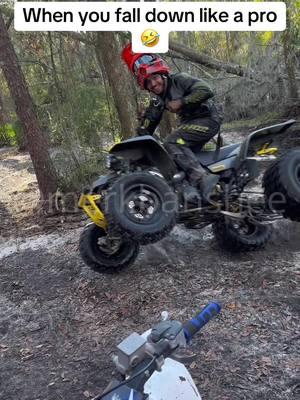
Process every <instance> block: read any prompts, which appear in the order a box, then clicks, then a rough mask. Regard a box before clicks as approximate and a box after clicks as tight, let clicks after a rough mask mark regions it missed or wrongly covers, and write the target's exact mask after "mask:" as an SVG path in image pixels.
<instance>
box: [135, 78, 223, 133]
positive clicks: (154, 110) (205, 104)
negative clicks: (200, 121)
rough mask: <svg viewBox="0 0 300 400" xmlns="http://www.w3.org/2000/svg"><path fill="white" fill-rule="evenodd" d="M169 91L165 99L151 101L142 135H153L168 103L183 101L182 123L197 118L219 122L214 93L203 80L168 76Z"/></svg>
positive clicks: (144, 120)
mask: <svg viewBox="0 0 300 400" xmlns="http://www.w3.org/2000/svg"><path fill="white" fill-rule="evenodd" d="M167 79H168V81H167V89H166V91H165V94H164V96H163V97H160V96H156V97H155V98H153V99H151V101H150V105H149V107H148V108H147V109H146V111H145V113H144V115H143V118H142V119H141V126H140V128H139V129H138V132H140V134H149V135H152V134H153V133H154V131H155V129H156V127H157V125H158V124H159V122H160V120H161V118H162V115H163V112H164V110H165V109H167V107H166V105H167V103H168V101H172V100H178V99H181V100H182V102H183V106H182V107H181V109H180V111H179V112H178V116H179V118H180V122H181V123H186V122H188V121H190V120H192V119H195V118H212V119H215V120H217V121H219V116H218V112H217V110H216V108H215V106H214V104H213V102H212V101H211V100H209V99H210V98H211V97H213V95H214V94H213V92H212V90H211V89H210V87H209V86H208V85H207V84H206V83H205V82H204V81H202V80H201V79H198V78H194V77H192V76H191V75H188V74H186V73H184V72H180V73H176V74H171V75H169V76H168V78H167Z"/></svg>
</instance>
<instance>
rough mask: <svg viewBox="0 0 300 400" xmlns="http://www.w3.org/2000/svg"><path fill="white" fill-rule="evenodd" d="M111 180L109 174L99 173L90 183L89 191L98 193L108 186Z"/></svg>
mask: <svg viewBox="0 0 300 400" xmlns="http://www.w3.org/2000/svg"><path fill="white" fill-rule="evenodd" d="M110 180H111V176H109V175H101V176H99V178H97V179H96V180H95V181H94V182H93V183H92V185H91V193H99V191H100V190H104V189H106V188H107V187H108V184H109V182H110Z"/></svg>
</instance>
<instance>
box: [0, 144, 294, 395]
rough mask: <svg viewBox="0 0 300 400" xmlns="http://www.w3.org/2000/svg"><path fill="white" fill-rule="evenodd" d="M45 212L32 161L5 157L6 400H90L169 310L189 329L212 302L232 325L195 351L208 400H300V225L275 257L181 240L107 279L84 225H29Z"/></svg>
mask: <svg viewBox="0 0 300 400" xmlns="http://www.w3.org/2000/svg"><path fill="white" fill-rule="evenodd" d="M37 202H38V195H37V190H36V182H35V177H34V175H33V171H32V166H31V163H30V159H29V157H28V155H26V154H18V153H17V152H16V151H15V150H13V149H8V150H7V149H6V150H2V151H1V152H0V216H1V231H0V246H1V247H0V399H1V400H16V399H21V398H22V400H60V399H64V400H79V399H84V398H87V399H89V398H92V397H93V396H95V395H96V394H97V393H99V392H100V391H101V390H102V389H103V388H104V387H105V386H106V384H107V383H108V381H109V380H110V379H111V377H112V373H113V364H112V362H111V355H112V354H113V351H114V349H115V346H116V345H117V344H118V343H119V342H120V341H121V340H122V339H123V338H125V337H126V336H127V335H128V334H129V333H131V332H132V331H138V332H142V331H144V330H146V329H147V328H149V327H150V326H152V325H153V324H155V323H156V322H157V321H158V320H159V318H160V313H161V311H163V310H168V311H169V312H170V314H171V317H172V318H178V319H179V320H182V321H184V320H186V319H187V318H189V317H190V316H192V314H193V313H194V312H195V311H197V310H199V309H200V308H201V307H202V306H203V305H205V304H206V303H207V302H208V301H210V300H212V299H218V300H220V301H221V302H222V303H223V305H224V307H223V311H222V314H221V315H220V316H219V317H218V318H217V319H216V320H214V321H213V322H211V323H210V324H209V325H208V326H207V327H206V328H205V329H204V330H203V333H202V334H200V335H198V337H197V338H196V339H195V340H194V343H193V347H192V348H193V350H194V352H195V353H196V359H195V360H194V361H192V362H191V363H190V372H191V373H192V375H193V377H194V378H195V381H196V383H197V385H198V387H199V391H200V393H201V394H202V396H203V399H204V400H242V399H253V400H254V399H255V400H257V399H259V400H263V399H265V400H292V399H298V398H299V396H300V378H299V367H300V357H299V345H298V343H299V338H300V332H299V274H300V268H299V266H300V243H299V234H300V224H299V225H297V224H292V223H288V222H280V223H278V225H277V226H276V227H275V229H274V237H273V240H272V242H271V243H270V244H269V245H268V246H267V248H266V249H265V250H263V251H259V252H256V253H249V254H241V255H231V254H228V253H225V252H223V251H221V250H220V249H219V248H218V246H217V245H216V243H215V242H214V240H213V236H212V233H211V230H210V228H207V229H205V230H203V231H201V232H197V231H186V230H183V229H181V228H176V229H175V230H174V231H173V232H172V234H171V235H170V236H169V237H167V238H166V239H164V240H163V241H161V242H160V243H157V244H155V245H150V246H146V247H143V248H142V250H141V253H140V256H139V258H138V260H137V261H136V263H135V264H134V265H133V266H131V267H129V268H128V269H126V270H124V271H122V272H121V273H119V274H118V275H113V276H112V275H99V274H97V273H95V272H93V271H91V270H89V268H88V267H86V266H85V265H84V264H83V262H82V261H81V259H80V257H79V254H78V249H77V247H78V237H79V234H80V231H81V229H82V228H81V226H82V224H83V223H84V221H78V222H76V221H75V222H70V221H67V224H65V223H64V222H65V221H63V220H62V221H61V220H57V221H56V222H55V223H56V226H55V223H53V221H52V225H51V224H50V225H51V226H52V228H51V230H50V231H49V229H43V227H41V226H39V224H38V220H37V219H35V218H34V216H30V215H28V212H29V210H31V209H32V208H33V207H34V205H36V204H37ZM20 205H21V207H20ZM53 226H54V227H55V229H54V228H53ZM56 228H59V229H56ZM170 399H171V397H170Z"/></svg>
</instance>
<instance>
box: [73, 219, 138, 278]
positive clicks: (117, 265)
mask: <svg viewBox="0 0 300 400" xmlns="http://www.w3.org/2000/svg"><path fill="white" fill-rule="evenodd" d="M106 236H107V234H106V232H105V230H104V229H102V228H100V227H98V226H97V225H95V224H93V223H91V224H89V225H87V226H86V227H85V228H84V230H83V231H82V233H81V236H80V241H79V252H80V255H81V258H82V260H83V261H84V263H85V264H86V265H87V266H88V267H90V268H91V269H93V270H94V271H96V272H100V273H101V272H105V273H115V272H119V271H120V270H121V269H123V268H126V267H128V266H129V265H131V264H133V263H134V261H135V259H136V258H137V256H138V253H139V245H138V243H136V242H134V241H132V240H129V239H123V238H122V239H121V240H117V242H116V244H115V246H114V247H113V246H111V247H109V246H107V244H106V243H105V239H106ZM101 241H102V243H101Z"/></svg>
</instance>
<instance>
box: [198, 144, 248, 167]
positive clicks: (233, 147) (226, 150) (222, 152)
mask: <svg viewBox="0 0 300 400" xmlns="http://www.w3.org/2000/svg"><path fill="white" fill-rule="evenodd" d="M239 151H240V143H236V144H230V145H228V146H224V147H221V148H220V149H219V150H213V151H203V150H201V149H200V150H198V151H197V149H194V152H195V154H196V156H197V158H198V159H199V161H200V162H201V164H203V165H210V164H214V163H216V162H218V161H221V160H224V159H225V158H230V157H233V156H236V155H237V154H238V153H239Z"/></svg>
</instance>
